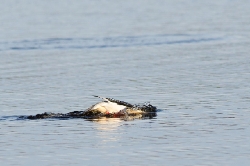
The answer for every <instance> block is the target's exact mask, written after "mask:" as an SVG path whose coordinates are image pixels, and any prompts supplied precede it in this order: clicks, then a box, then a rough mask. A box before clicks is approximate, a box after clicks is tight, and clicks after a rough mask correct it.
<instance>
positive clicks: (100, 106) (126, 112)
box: [20, 96, 156, 119]
mask: <svg viewBox="0 0 250 166" xmlns="http://www.w3.org/2000/svg"><path fill="white" fill-rule="evenodd" d="M94 97H99V98H101V99H103V101H102V102H99V103H96V104H94V105H92V106H91V107H90V108H88V109H87V110H85V111H73V112H69V113H66V114H65V113H47V112H45V113H42V114H37V115H30V116H27V119H45V118H85V119H96V118H101V117H107V118H120V117H125V118H126V117H128V116H132V117H138V115H140V116H139V117H140V118H143V117H149V118H151V117H154V116H156V107H155V106H152V105H151V104H149V103H145V104H143V105H133V104H130V103H127V102H124V101H120V100H115V99H113V98H105V97H100V96H94ZM20 118H23V117H20Z"/></svg>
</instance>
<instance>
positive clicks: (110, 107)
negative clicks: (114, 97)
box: [92, 101, 126, 113]
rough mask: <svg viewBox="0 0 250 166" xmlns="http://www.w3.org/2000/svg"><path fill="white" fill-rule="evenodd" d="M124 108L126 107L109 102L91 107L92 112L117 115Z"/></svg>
mask: <svg viewBox="0 0 250 166" xmlns="http://www.w3.org/2000/svg"><path fill="white" fill-rule="evenodd" d="M125 108H126V106H124V105H118V104H117V103H114V102H110V101H103V102H100V103H97V104H96V105H94V106H93V107H92V110H99V111H100V112H102V113H104V112H109V113H117V112H120V111H121V110H123V109H125Z"/></svg>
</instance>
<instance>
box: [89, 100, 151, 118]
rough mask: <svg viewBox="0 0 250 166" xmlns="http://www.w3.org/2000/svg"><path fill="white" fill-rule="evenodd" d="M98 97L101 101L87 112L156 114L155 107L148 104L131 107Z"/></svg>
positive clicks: (117, 101) (121, 102) (131, 105)
mask: <svg viewBox="0 0 250 166" xmlns="http://www.w3.org/2000/svg"><path fill="white" fill-rule="evenodd" d="M94 97H99V98H101V99H102V100H103V101H102V102H99V103H97V104H94V105H93V106H91V107H90V108H89V109H87V112H88V111H98V112H100V113H102V114H123V113H126V114H141V113H149V112H151V113H152V112H156V107H154V106H152V105H151V104H149V103H145V104H143V105H133V104H130V103H127V102H124V101H120V100H115V99H113V98H105V97H100V96H94Z"/></svg>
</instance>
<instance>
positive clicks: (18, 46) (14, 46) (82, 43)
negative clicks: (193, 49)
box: [0, 34, 223, 51]
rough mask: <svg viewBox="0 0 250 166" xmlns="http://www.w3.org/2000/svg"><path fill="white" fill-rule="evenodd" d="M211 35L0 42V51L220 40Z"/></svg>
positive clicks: (152, 44)
mask: <svg viewBox="0 0 250 166" xmlns="http://www.w3.org/2000/svg"><path fill="white" fill-rule="evenodd" d="M222 39H223V37H220V36H211V35H187V34H172V35H169V34H160V35H144V36H118V37H102V38H101V37H100V38H98V37H96V38H49V39H39V40H37V39H35V40H21V41H12V42H1V43H0V51H7V50H58V49H64V50H65V49H66V50H67V49H96V48H112V47H133V46H156V45H165V44H184V43H200V42H209V41H216V40H222Z"/></svg>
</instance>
